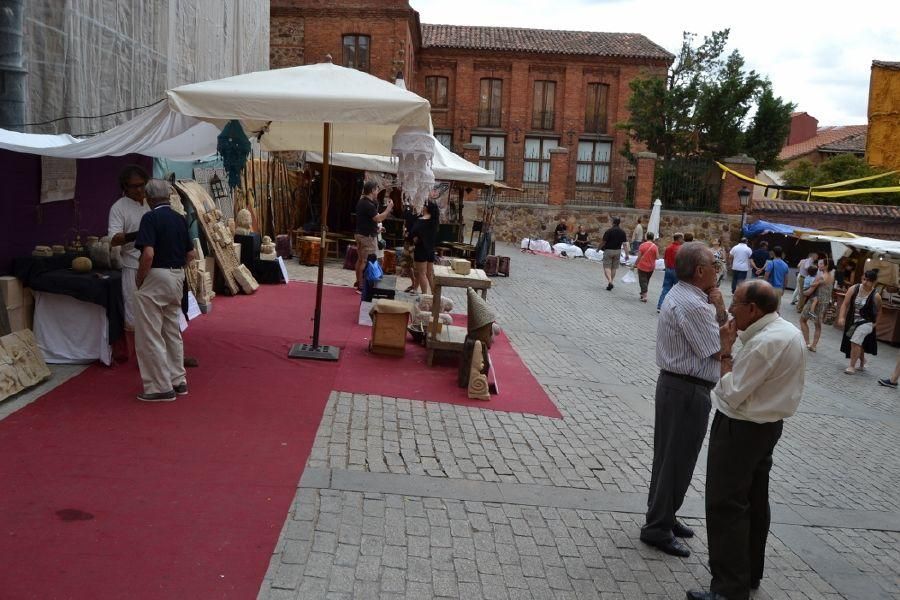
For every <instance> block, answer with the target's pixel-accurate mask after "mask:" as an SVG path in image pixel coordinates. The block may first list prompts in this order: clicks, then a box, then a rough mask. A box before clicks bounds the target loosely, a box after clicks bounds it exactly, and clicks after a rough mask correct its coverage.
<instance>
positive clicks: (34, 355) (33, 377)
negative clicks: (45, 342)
mask: <svg viewBox="0 0 900 600" xmlns="http://www.w3.org/2000/svg"><path fill="white" fill-rule="evenodd" d="M49 377H50V369H48V368H47V364H46V363H45V362H44V359H43V357H42V356H41V353H40V351H39V350H38V347H37V342H36V341H35V339H34V335H33V334H32V333H31V330H29V329H23V330H22V331H16V332H14V333H11V334H9V335H6V336H3V337H2V338H0V400H2V399H3V398H6V397H8V396H10V395H12V394H16V393H18V392H20V391H22V390H23V389H25V388H29V387H31V386H33V385H36V384H38V383H40V382H41V381H43V380H45V379H47V378H49ZM10 392H11V393H10Z"/></svg>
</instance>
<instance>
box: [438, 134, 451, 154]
mask: <svg viewBox="0 0 900 600" xmlns="http://www.w3.org/2000/svg"><path fill="white" fill-rule="evenodd" d="M434 139H436V140H437V141H439V142H440V143H441V145H442V146H443V147H444V148H446V149H447V150H453V134H452V133H450V132H449V131H435V132H434Z"/></svg>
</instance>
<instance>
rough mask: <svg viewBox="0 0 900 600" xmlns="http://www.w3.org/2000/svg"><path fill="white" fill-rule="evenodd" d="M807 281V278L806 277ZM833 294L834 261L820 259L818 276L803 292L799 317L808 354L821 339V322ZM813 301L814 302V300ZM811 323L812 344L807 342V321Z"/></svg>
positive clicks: (814, 349)
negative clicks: (812, 328) (801, 311)
mask: <svg viewBox="0 0 900 600" xmlns="http://www.w3.org/2000/svg"><path fill="white" fill-rule="evenodd" d="M807 279H809V277H807ZM833 292H834V261H833V260H831V259H830V258H829V259H822V260H820V261H819V274H818V275H816V276H815V279H813V282H812V283H811V284H810V286H809V288H808V289H807V290H806V291H805V292H803V297H804V298H805V299H804V300H803V302H804V310H803V314H801V315H800V331H801V332H802V333H803V341H804V342H806V348H807V349H808V350H809V351H810V352H815V351H816V347H817V346H818V345H819V338H820V337H822V320H823V319H824V317H825V309H827V308H828V307H829V306H830V305H831V303H832V299H831V297H832V293H833ZM814 299H815V300H814ZM810 320H811V321H812V322H813V327H814V328H815V333H814V334H813V339H812V342H810V341H809V321H810Z"/></svg>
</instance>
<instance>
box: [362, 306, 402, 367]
mask: <svg viewBox="0 0 900 600" xmlns="http://www.w3.org/2000/svg"><path fill="white" fill-rule="evenodd" d="M408 323H409V313H374V314H373V315H372V339H371V341H370V342H369V350H370V351H371V352H372V353H373V354H388V355H391V356H403V354H404V353H405V352H406V336H407V331H406V326H407V324H408Z"/></svg>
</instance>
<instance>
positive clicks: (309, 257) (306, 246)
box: [300, 236, 321, 267]
mask: <svg viewBox="0 0 900 600" xmlns="http://www.w3.org/2000/svg"><path fill="white" fill-rule="evenodd" d="M320 246H321V240H320V239H319V238H317V237H312V236H303V237H301V238H300V264H301V265H306V266H310V267H311V266H314V265H318V264H319V252H320V251H321V248H320Z"/></svg>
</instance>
